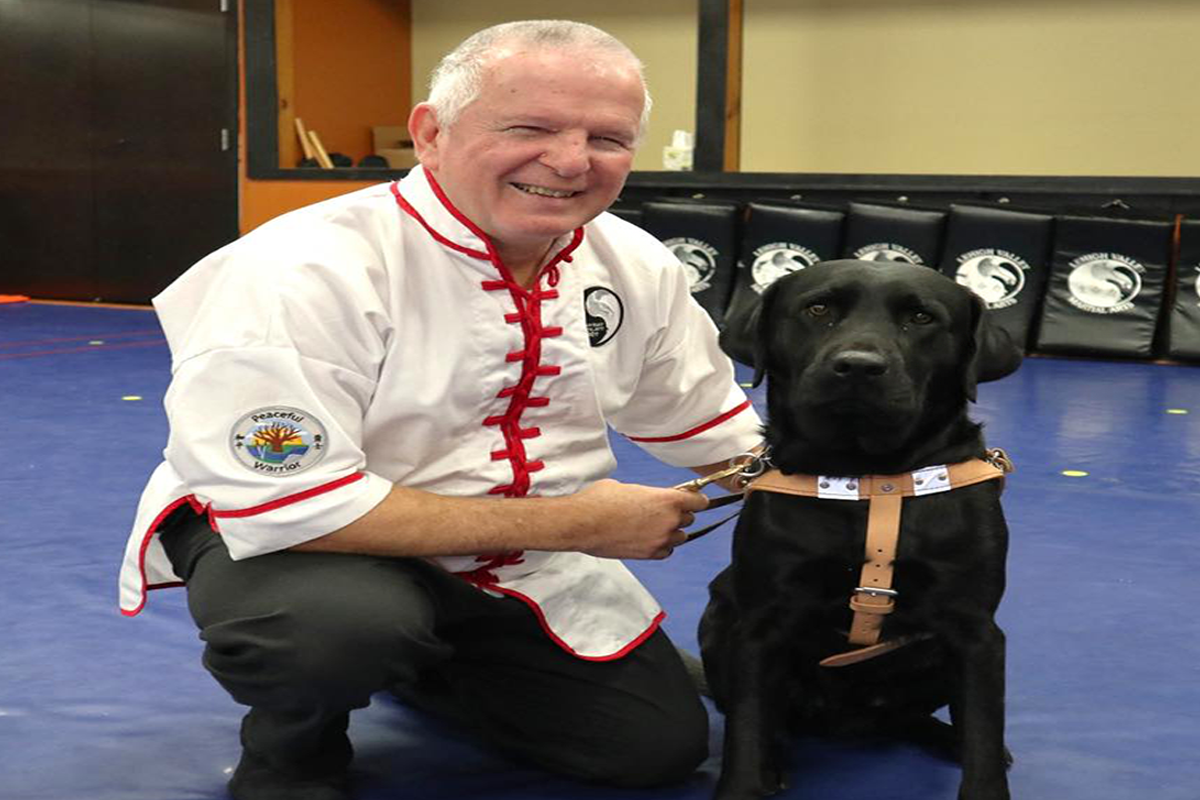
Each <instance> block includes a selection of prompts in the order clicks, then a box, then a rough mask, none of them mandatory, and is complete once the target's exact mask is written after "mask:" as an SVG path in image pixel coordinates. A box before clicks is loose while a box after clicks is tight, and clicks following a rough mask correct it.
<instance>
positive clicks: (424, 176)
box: [391, 165, 583, 273]
mask: <svg viewBox="0 0 1200 800" xmlns="http://www.w3.org/2000/svg"><path fill="white" fill-rule="evenodd" d="M391 188H392V194H393V195H394V196H395V198H396V202H397V203H398V204H399V205H400V208H402V209H403V210H404V212H405V213H407V214H408V215H409V216H411V217H412V218H413V219H415V220H416V221H417V222H419V223H421V225H422V226H423V227H424V228H425V230H426V231H427V232H428V233H429V235H430V236H432V237H433V238H434V239H435V240H436V241H437V242H438V243H439V244H441V245H442V246H444V247H448V248H450V249H451V250H455V251H457V252H459V253H463V254H465V255H468V256H470V257H472V258H477V259H480V260H483V261H490V262H492V263H493V264H494V265H496V267H497V268H499V269H501V271H502V272H505V273H507V271H508V270H507V268H506V267H504V265H503V263H502V262H501V260H500V256H499V254H498V253H497V252H496V248H495V245H494V244H493V243H492V240H491V238H490V237H489V236H488V235H487V234H486V233H484V232H483V231H482V230H481V229H480V228H479V226H478V225H476V224H475V223H474V222H472V221H471V220H470V219H469V218H468V217H467V215H466V214H464V213H463V212H462V211H460V210H459V209H458V208H456V207H455V206H454V204H453V203H452V202H450V198H449V197H447V196H446V193H445V192H444V191H443V190H442V187H441V186H440V185H439V184H438V182H437V179H436V178H434V177H433V173H432V172H429V171H428V170H426V169H425V168H424V167H422V166H420V165H418V166H416V167H414V168H413V169H411V170H410V171H409V173H408V175H406V176H405V177H404V178H402V179H401V180H399V181H396V182H394V183H393V184H392V187H391ZM582 241H583V228H576V229H575V230H574V231H572V232H571V233H569V234H566V235H564V236H560V237H559V238H558V239H557V240H556V241H555V242H554V245H553V246H552V247H551V250H550V251H551V252H553V253H555V255H554V257H553V258H552V259H551V263H554V264H557V263H558V262H560V261H562V260H567V261H570V257H569V256H570V253H571V251H572V250H574V249H575V248H576V247H578V246H579V244H580V242H582Z"/></svg>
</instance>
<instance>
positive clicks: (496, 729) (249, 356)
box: [121, 22, 759, 800]
mask: <svg viewBox="0 0 1200 800" xmlns="http://www.w3.org/2000/svg"><path fill="white" fill-rule="evenodd" d="M648 104H649V100H648V95H647V93H646V90H645V84H644V79H643V77H642V70H641V65H640V63H639V62H638V61H637V59H636V58H635V57H634V56H633V54H632V53H631V52H629V50H628V49H627V48H625V47H624V45H622V44H620V43H619V42H617V41H616V40H615V39H613V38H612V37H610V36H608V35H607V34H604V33H603V32H601V31H598V30H597V29H595V28H592V27H590V26H586V25H581V24H578V23H566V22H526V23H510V24H507V25H503V26H498V27H496V28H491V29H488V30H485V31H483V32H481V33H479V34H476V35H475V36H473V37H471V38H470V39H468V40H467V41H466V42H464V43H463V44H462V45H460V46H459V48H458V49H456V50H455V51H454V52H453V53H451V54H450V55H448V56H447V57H446V58H445V59H444V60H443V62H442V64H441V65H440V66H439V67H438V70H437V71H436V72H435V74H434V78H433V81H432V87H431V94H430V98H429V100H428V102H425V103H422V104H420V105H418V106H417V107H416V108H415V109H414V110H413V112H412V116H411V119H410V124H409V125H410V131H411V133H412V137H413V141H414V143H415V146H416V150H417V154H418V157H419V159H420V162H421V167H418V168H416V169H414V170H412V171H411V172H410V174H409V175H408V176H407V177H405V178H404V179H403V180H401V181H399V182H397V183H393V184H384V185H381V186H378V187H373V188H369V189H366V190H363V191H360V192H355V193H352V194H350V195H347V196H344V197H341V198H337V199H334V200H330V201H327V202H325V203H320V204H317V205H315V206H310V207H308V208H305V209H301V210H299V211H296V212H293V213H291V214H287V215H285V216H283V217H281V218H279V219H277V220H274V221H272V222H271V223H268V224H267V225H264V226H262V227H261V228H259V229H257V230H255V231H254V232H253V233H251V234H249V235H247V236H246V237H244V238H243V239H241V240H239V241H238V242H235V243H233V244H231V245H229V246H228V247H226V248H223V249H222V250H219V251H217V252H216V253H214V254H213V255H211V256H209V257H208V258H206V259H204V260H203V261H201V262H200V263H199V264H197V265H196V266H195V267H193V268H192V269H191V270H189V271H188V273H186V274H185V275H184V276H183V277H181V278H180V279H179V280H178V281H176V282H175V283H174V284H173V285H172V286H171V287H169V288H168V289H167V290H166V291H164V292H163V293H162V294H161V295H160V296H159V297H157V298H155V306H156V308H157V310H158V312H159V316H160V318H161V320H162V324H163V328H164V330H165V331H166V334H167V338H168V341H169V343H170V346H171V351H172V357H173V378H172V383H171V387H170V389H169V390H168V392H167V396H166V400H165V404H166V408H167V413H168V418H169V421H170V423H171V434H170V440H169V442H168V444H167V448H166V451H165V461H164V463H163V464H162V465H161V466H160V467H159V468H158V470H156V472H155V473H154V475H153V476H152V478H151V480H150V483H149V485H148V486H147V488H146V491H145V493H144V494H143V497H142V502H141V505H140V507H139V513H138V520H137V522H136V524H135V529H134V531H133V535H132V536H131V538H130V541H129V545H128V548H127V551H126V563H125V568H124V570H123V573H122V584H121V589H122V607H123V609H124V610H125V613H127V614H135V613H137V611H139V610H140V609H141V607H142V605H143V604H144V602H145V592H146V590H147V589H149V588H157V587H159V586H170V585H179V584H180V583H184V584H186V586H187V591H188V602H189V608H190V610H191V613H192V615H193V617H194V619H195V620H196V623H197V625H198V626H199V628H200V631H201V638H202V639H203V640H204V641H205V642H206V647H205V652H204V664H205V666H206V667H207V668H208V669H209V671H210V672H211V673H212V674H213V676H214V677H215V678H216V679H217V680H218V681H219V682H220V683H221V684H222V686H224V687H225V688H226V689H227V690H228V691H229V692H230V694H231V695H232V696H233V697H234V699H235V700H237V701H238V702H240V703H243V704H245V705H247V706H249V707H250V711H249V713H248V714H247V715H246V717H245V719H244V720H243V723H242V745H243V752H242V758H241V761H240V763H239V764H238V767H237V769H236V771H235V773H234V776H233V779H232V780H231V781H230V792H231V794H232V795H233V796H234V797H235V798H237V800H275V799H277V798H288V800H335V799H337V798H345V797H348V795H347V794H346V782H345V774H346V769H347V766H348V764H349V762H350V758H351V747H350V743H349V740H348V738H347V736H346V726H347V721H348V713H349V711H350V710H351V709H355V708H361V707H364V706H366V705H367V704H368V702H369V701H370V696H371V694H372V693H374V692H377V691H380V690H385V689H386V690H391V691H393V692H395V693H397V694H398V695H400V696H402V697H404V698H406V699H409V700H411V701H412V702H414V703H416V704H417V705H419V706H422V707H424V708H427V709H432V710H436V711H440V712H445V713H447V714H450V715H452V716H453V717H455V718H456V719H458V720H459V721H460V722H462V723H463V724H464V725H466V726H468V728H469V729H471V730H473V731H475V732H476V733H478V734H479V735H480V736H482V737H483V738H485V739H486V740H488V741H490V742H492V743H494V744H495V745H496V746H498V747H500V748H501V749H503V750H504V751H505V752H507V753H510V754H512V755H514V756H517V757H519V758H523V759H526V760H530V761H533V762H534V763H537V764H540V765H542V766H544V767H546V768H548V769H553V770H555V771H558V772H562V773H566V774H570V775H574V776H578V777H581V778H584V779H588V780H596V781H605V782H609V783H614V784H620V785H627V786H647V785H654V784H659V783H664V782H667V781H672V780H678V779H681V778H683V777H685V776H687V775H688V774H690V773H691V771H692V770H693V769H694V768H695V766H696V765H697V764H698V763H699V761H700V760H702V759H703V758H704V757H705V755H706V738H707V718H706V715H705V711H704V708H703V706H702V705H701V704H700V702H699V699H698V697H697V695H696V692H695V689H694V688H693V687H692V685H691V683H690V682H689V680H688V678H687V675H686V671H685V669H684V667H683V666H682V663H681V661H680V658H679V655H678V653H677V652H676V651H675V649H674V647H673V646H672V645H671V644H670V642H669V641H668V639H667V637H666V635H665V634H664V633H663V632H662V631H661V630H660V629H659V622H660V621H661V619H662V616H663V613H662V611H661V610H660V609H659V607H658V605H657V604H656V603H655V601H654V599H653V598H652V597H651V596H650V595H649V593H648V592H646V590H645V589H644V588H642V587H641V585H640V584H639V583H638V582H637V581H636V579H634V578H633V576H632V575H631V574H630V573H629V572H628V570H626V568H625V567H624V566H623V565H622V564H621V562H620V561H619V560H618V559H621V558H657V559H661V558H665V557H667V556H669V555H670V554H671V551H672V549H673V548H674V547H675V546H677V545H678V544H680V543H681V542H682V541H683V534H682V532H681V529H682V528H683V527H685V526H686V525H688V524H690V522H691V520H692V519H693V513H694V512H695V511H698V510H700V509H701V508H703V507H704V506H705V505H706V504H707V501H706V500H705V499H704V498H703V497H702V496H701V495H699V494H697V493H690V492H682V491H678V490H675V489H661V488H652V487H647V486H637V485H631V484H622V483H618V482H616V481H612V480H608V479H606V478H605V476H606V475H607V474H608V473H609V472H610V471H611V469H612V468H613V466H614V461H613V457H612V453H611V451H610V450H609V447H608V440H607V426H612V427H613V428H615V429H616V430H618V431H620V432H621V433H623V434H625V435H627V436H629V437H630V438H632V439H634V440H635V441H637V442H639V444H641V445H642V446H643V447H645V448H646V449H647V450H648V451H649V452H651V453H652V454H654V455H655V456H657V457H659V458H660V459H662V460H664V461H666V462H668V463H671V464H674V465H676V466H683V467H691V468H694V469H696V471H698V472H700V473H702V474H703V473H707V472H710V471H712V470H713V469H715V468H717V467H719V466H721V465H722V464H723V463H724V462H725V461H727V460H728V459H729V458H732V457H733V456H735V455H737V454H739V453H741V452H743V451H745V450H747V449H748V448H750V447H751V446H753V445H755V444H757V443H758V441H759V420H758V419H757V417H756V415H755V414H754V411H753V410H752V409H751V408H750V407H749V403H748V401H747V400H746V398H745V396H744V394H743V393H742V392H741V390H740V389H738V387H737V386H736V384H735V382H734V381H733V377H732V367H731V365H730V363H729V361H728V360H727V359H726V358H725V357H724V356H723V355H722V354H721V353H720V351H719V350H718V348H717V345H716V337H715V329H714V327H713V325H712V324H711V322H710V321H709V320H708V318H707V316H705V314H704V312H703V311H702V310H701V309H700V307H699V306H698V305H697V304H696V303H695V302H693V301H692V300H691V298H690V295H689V293H688V288H687V284H686V280H685V279H684V276H683V273H682V270H681V269H680V267H679V265H678V263H677V262H676V263H672V261H673V260H672V259H671V257H670V255H669V253H668V252H667V251H666V250H665V249H664V248H663V247H662V246H661V245H660V244H659V243H657V242H656V241H655V240H654V239H653V238H651V237H650V236H648V235H647V234H645V233H644V232H642V231H640V230H638V229H637V228H635V227H633V226H631V225H628V224H626V223H624V222H622V221H621V220H618V219H617V218H615V217H613V216H612V215H608V214H604V213H602V212H603V211H604V209H605V208H607V207H608V206H609V204H611V203H612V201H613V200H614V199H615V198H616V197H617V194H618V192H619V191H620V190H621V187H622V185H623V183H624V180H625V178H626V176H627V174H628V172H629V170H630V167H631V163H632V158H633V152H634V148H635V146H636V144H637V142H638V139H639V137H640V135H641V133H642V130H643V128H644V125H645V116H646V112H647V111H648ZM588 309H599V311H597V312H596V313H595V314H591V316H589V311H588Z"/></svg>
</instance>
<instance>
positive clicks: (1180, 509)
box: [0, 303, 1200, 800]
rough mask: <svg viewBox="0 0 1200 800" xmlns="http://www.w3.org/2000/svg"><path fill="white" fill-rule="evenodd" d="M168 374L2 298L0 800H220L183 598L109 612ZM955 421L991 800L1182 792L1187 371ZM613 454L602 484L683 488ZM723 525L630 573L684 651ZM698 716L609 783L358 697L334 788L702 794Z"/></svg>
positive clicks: (1166, 797)
mask: <svg viewBox="0 0 1200 800" xmlns="http://www.w3.org/2000/svg"><path fill="white" fill-rule="evenodd" d="M168 373H169V359H168V354H167V350H166V346H165V344H164V343H163V341H162V336H161V333H160V332H159V330H158V327H157V324H156V322H155V319H154V316H153V314H152V313H150V312H149V311H147V310H141V309H111V308H99V307H75V306H59V305H47V304H37V303H28V304H19V305H9V306H0V420H3V427H2V429H0V430H2V434H0V454H3V458H0V542H2V543H3V549H2V551H0V552H2V554H3V555H2V557H0V635H2V636H3V640H2V644H0V798H3V800H76V799H77V798H78V799H81V798H87V800H201V799H203V800H218V799H220V798H224V797H226V795H225V792H224V783H225V780H226V779H227V777H228V772H229V770H230V769H231V767H232V765H233V763H234V762H235V760H236V758H237V756H238V744H237V726H238V721H239V719H240V717H241V713H242V710H241V709H240V708H239V707H238V706H237V705H235V704H234V703H233V701H232V700H230V699H229V698H228V696H227V695H225V693H224V692H223V691H222V690H221V689H220V688H219V687H218V686H217V685H216V684H215V683H214V682H213V681H212V680H211V679H210V678H209V677H208V676H207V674H206V673H205V672H204V670H203V669H202V668H201V666H200V664H199V656H200V652H201V643H200V642H199V640H198V639H197V637H196V632H195V629H194V627H193V625H192V623H191V621H190V619H189V618H188V616H187V611H186V607H185V603H184V594H183V592H181V591H179V590H164V591H159V592H155V593H154V596H153V597H152V598H151V602H150V603H149V605H148V607H147V610H146V611H145V612H143V614H142V615H141V616H139V617H137V618H134V619H126V618H124V617H122V616H121V615H120V614H119V613H118V612H117V610H116V571H117V566H118V563H119V561H120V557H121V552H122V549H123V547H124V543H125V537H126V534H127V532H128V528H129V526H130V524H131V522H132V516H133V510H134V506H135V504H136V501H137V497H138V494H139V492H140V490H141V487H142V484H143V482H144V481H145V479H146V477H147V476H148V474H149V472H150V471H151V470H152V469H153V468H154V466H155V465H156V464H157V462H158V460H159V458H160V454H161V450H162V447H163V445H164V444H165V441H166V423H165V418H164V415H163V412H162V406H161V400H162V395H163V392H164V391H165V389H166V385H167V380H168ZM754 396H755V400H756V402H757V403H759V404H761V402H762V397H761V393H760V392H756V393H755V395H754ZM132 398H140V399H132ZM975 415H976V417H977V418H979V419H981V420H982V421H984V422H985V423H986V424H987V433H988V438H989V442H990V443H991V444H993V445H998V446H1003V447H1005V448H1006V449H1007V450H1008V452H1009V453H1010V454H1011V455H1012V456H1013V458H1014V459H1015V460H1016V462H1017V465H1018V471H1017V473H1016V474H1015V475H1013V476H1012V477H1011V478H1010V479H1009V483H1008V491H1007V494H1006V497H1005V504H1006V508H1007V512H1008V516H1009V525H1010V528H1011V529H1012V548H1011V555H1010V561H1009V590H1008V594H1007V596H1006V598H1005V602H1004V605H1003V607H1002V609H1001V615H1000V617H1001V624H1002V625H1003V626H1004V628H1005V629H1006V631H1007V633H1008V642H1009V657H1008V676H1009V677H1008V683H1009V694H1008V743H1009V747H1010V749H1011V750H1012V751H1013V753H1014V755H1015V757H1016V764H1015V766H1014V767H1013V769H1012V771H1011V773H1010V781H1011V784H1012V787H1013V796H1014V797H1016V798H1026V799H1027V800H1103V799H1107V798H1112V799H1113V800H1125V799H1126V798H1129V799H1130V800H1132V799H1133V798H1154V799H1155V800H1196V798H1197V797H1200V758H1198V757H1197V753H1198V752H1200V635H1198V634H1200V623H1197V618H1196V615H1195V609H1197V608H1200V581H1198V580H1197V577H1196V576H1197V574H1198V567H1200V550H1198V548H1197V545H1198V544H1200V525H1198V523H1197V520H1200V370H1197V369H1196V368H1193V367H1183V366H1162V365H1151V364H1140V363H1107V362H1098V361H1083V360H1057V359H1043V358H1036V359H1029V360H1027V361H1026V363H1025V364H1024V366H1023V367H1022V368H1021V370H1020V371H1019V372H1018V373H1017V374H1016V375H1014V376H1012V377H1011V378H1008V379H1006V380H1004V381H1001V382H998V383H994V384H985V385H983V386H981V387H980V402H979V404H978V406H977V407H976V409H975ZM614 447H615V448H616V450H617V454H618V457H619V459H620V460H621V467H620V469H619V471H618V473H617V475H616V477H618V478H620V479H622V480H627V481H638V482H644V483H650V484H655V485H669V484H672V483H676V482H678V481H679V480H681V479H683V478H684V477H686V476H685V475H684V474H683V473H681V472H679V471H676V470H672V469H670V468H667V467H664V466H662V465H659V464H658V463H657V462H654V461H653V460H651V459H650V458H648V457H647V456H645V455H644V454H643V453H641V451H639V450H638V449H637V448H635V447H633V446H631V445H630V444H628V443H627V442H625V441H623V440H620V439H617V440H615V441H614ZM1064 471H1080V472H1086V473H1087V474H1086V475H1084V476H1077V477H1069V476H1068V475H1065V474H1064ZM717 513H719V512H717ZM730 529H731V526H726V527H725V528H723V529H721V530H720V531H717V532H715V533H713V534H711V535H709V536H708V537H706V538H704V539H701V540H699V541H697V542H696V543H695V544H693V545H689V546H687V547H685V548H681V549H680V551H679V552H677V553H676V555H675V556H674V557H673V558H671V559H670V560H669V561H667V562H655V563H648V562H642V563H633V564H631V566H632V567H633V569H634V570H635V571H636V572H637V573H638V574H639V576H640V577H641V578H642V579H643V580H644V581H645V583H646V584H647V585H648V586H649V587H650V588H651V590H652V591H654V593H655V594H656V595H657V596H658V597H659V599H660V601H661V602H662V603H663V605H664V606H665V607H666V609H667V611H668V613H669V617H668V620H667V622H666V627H667V630H668V631H669V632H670V633H671V634H672V636H673V637H674V638H675V639H676V641H678V642H679V643H680V644H682V645H683V646H685V647H687V648H691V649H693V650H694V648H695V628H696V623H697V621H698V620H699V617H700V614H701V612H702V610H703V607H704V603H705V600H706V585H707V583H708V581H709V580H710V579H711V577H712V576H713V575H715V574H716V572H717V571H718V570H719V569H720V568H721V567H722V565H723V564H724V563H725V562H726V560H727V558H728V547H729V531H730ZM712 716H713V732H712V754H713V755H712V757H711V758H710V759H709V760H708V762H706V763H705V765H704V767H703V768H702V769H701V770H700V771H699V772H698V773H697V774H696V775H695V776H694V777H693V778H692V779H691V780H690V781H689V782H687V783H685V784H683V785H680V786H677V787H673V788H670V789H664V790H659V791H619V790H614V789H609V788H603V787H595V786H589V785H585V784H580V783H576V782H573V781H568V780H564V779H559V778H556V777H553V776H550V775H546V774H544V773H541V772H538V771H536V770H531V769H528V768H526V767H523V766H520V765H517V764H514V763H512V762H510V761H508V760H505V759H503V758H501V757H498V756H496V755H494V754H492V753H490V752H488V751H487V750H484V749H482V748H480V747H478V746H476V745H475V744H474V743H473V742H472V741H469V740H466V739H463V738H461V737H459V736H458V735H457V734H456V732H455V731H454V730H452V729H449V728H447V727H444V726H442V725H441V724H440V723H438V722H437V721H435V720H431V719H428V718H424V717H420V716H418V715H416V714H414V713H411V712H409V711H408V710H406V709H405V708H403V707H402V706H400V705H398V704H397V703H396V702H394V701H392V700H391V699H389V698H386V697H379V698H378V699H377V700H376V702H375V703H374V704H373V705H372V706H371V707H370V708H368V709H365V710H364V711H362V712H359V713H357V714H356V715H355V716H354V718H353V722H352V727H351V735H352V738H353V740H354V742H355V745H356V749H357V752H358V757H357V759H356V762H355V769H356V785H357V797H359V798H361V800H410V799H412V800H418V799H419V800H437V799H439V798H456V800H458V799H461V798H472V799H474V798H479V799H480V800H508V799H509V798H512V799H513V800H516V799H517V798H519V799H520V800H552V799H553V800H558V799H560V798H561V799H564V800H565V799H570V798H581V799H582V798H604V799H605V800H626V799H630V800H632V799H633V798H638V799H639V800H642V799H644V800H703V799H704V798H708V797H709V796H710V795H711V792H712V788H713V784H714V780H715V776H716V775H717V772H718V771H719V768H720V763H719V754H720V741H721V734H722V728H721V723H722V720H721V717H720V715H719V714H717V713H715V712H714V713H713V715H712ZM580 724H586V720H580ZM792 767H793V773H792V788H791V789H789V790H787V791H786V792H785V793H783V794H781V795H778V796H779V797H780V798H784V800H787V799H789V798H813V799H814V800H839V799H840V798H847V799H849V798H864V797H876V798H884V799H886V800H952V798H954V797H955V796H956V792H957V784H958V779H959V771H958V769H957V768H956V767H955V766H953V765H950V764H946V763H943V762H940V761H937V760H934V759H932V758H930V757H929V756H927V755H925V754H924V753H922V752H921V751H919V750H916V749H915V748H911V747H907V746H900V745H891V744H871V743H862V744H830V743H826V742H820V741H810V740H804V741H797V742H795V744H794V746H793V752H792Z"/></svg>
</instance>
